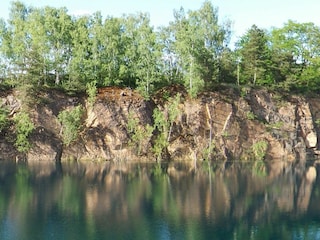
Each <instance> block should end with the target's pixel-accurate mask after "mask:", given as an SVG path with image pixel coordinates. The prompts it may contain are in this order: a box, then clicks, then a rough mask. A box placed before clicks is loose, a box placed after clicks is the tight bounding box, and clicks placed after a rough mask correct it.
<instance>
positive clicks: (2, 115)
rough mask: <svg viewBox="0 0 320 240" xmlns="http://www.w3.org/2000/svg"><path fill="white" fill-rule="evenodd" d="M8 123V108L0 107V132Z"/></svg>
mask: <svg viewBox="0 0 320 240" xmlns="http://www.w3.org/2000/svg"><path fill="white" fill-rule="evenodd" d="M8 123H9V119H8V110H7V109H6V108H4V107H0V132H1V131H2V130H3V129H4V128H6V127H7V125H8Z"/></svg>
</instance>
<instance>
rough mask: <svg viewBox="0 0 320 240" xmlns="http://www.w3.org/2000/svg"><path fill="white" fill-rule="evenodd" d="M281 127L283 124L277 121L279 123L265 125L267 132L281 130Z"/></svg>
mask: <svg viewBox="0 0 320 240" xmlns="http://www.w3.org/2000/svg"><path fill="white" fill-rule="evenodd" d="M283 125H284V122H281V121H279V122H275V123H270V124H267V125H266V128H267V129H268V130H272V129H281V128H282V127H283Z"/></svg>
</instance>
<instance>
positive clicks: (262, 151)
mask: <svg viewBox="0 0 320 240" xmlns="http://www.w3.org/2000/svg"><path fill="white" fill-rule="evenodd" d="M251 150H252V153H253V156H254V159H255V160H257V161H262V160H264V157H265V156H266V153H267V150H268V142H267V141H266V140H260V141H257V142H256V143H254V144H253V145H252V146H251Z"/></svg>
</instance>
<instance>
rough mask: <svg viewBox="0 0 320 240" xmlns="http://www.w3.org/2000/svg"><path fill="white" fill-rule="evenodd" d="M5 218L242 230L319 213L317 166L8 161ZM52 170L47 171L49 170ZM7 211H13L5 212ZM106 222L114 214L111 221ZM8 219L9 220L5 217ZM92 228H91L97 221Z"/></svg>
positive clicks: (2, 193)
mask: <svg viewBox="0 0 320 240" xmlns="http://www.w3.org/2000/svg"><path fill="white" fill-rule="evenodd" d="M1 165H3V166H1V167H0V169H1V170H0V185H1V188H0V203H1V204H0V207H1V209H0V211H1V212H3V213H5V214H2V215H1V216H0V217H1V218H10V219H11V220H14V221H16V222H17V223H19V224H20V225H21V226H23V227H24V228H28V224H31V221H28V215H29V214H30V213H33V212H37V211H39V209H40V210H41V214H38V215H37V218H39V219H38V220H39V222H40V225H39V227H41V222H43V221H42V220H43V219H46V217H47V216H48V215H50V214H53V213H54V214H66V215H71V216H77V217H81V218H82V217H83V218H84V219H87V220H85V221H86V224H89V223H88V222H87V221H91V222H90V224H91V225H92V226H96V227H97V226H104V229H105V231H107V230H108V229H112V228H114V227H116V225H117V224H119V223H121V224H122V225H123V226H126V228H125V229H131V230H132V229H134V228H135V225H137V224H138V225H139V224H140V225H143V224H146V223H147V222H148V219H149V218H150V217H151V216H159V217H161V218H165V219H166V221H168V224H169V225H172V226H176V225H181V223H185V225H186V226H188V222H192V221H199V222H200V223H203V224H211V225H212V227H213V228H214V229H215V228H219V227H221V226H223V228H224V229H225V230H226V229H227V230H228V229H229V230H230V231H238V232H239V231H242V230H241V229H243V228H249V226H252V225H256V224H258V225H260V224H263V226H269V225H271V224H273V223H274V222H275V221H277V219H281V218H282V217H283V216H291V217H292V218H294V219H296V218H299V217H301V216H304V215H305V214H306V213H307V212H310V213H313V214H314V215H316V214H318V215H319V213H320V207H319V204H318V203H319V201H320V194H319V193H320V188H319V186H320V184H315V182H317V181H319V180H317V181H316V171H315V168H314V167H310V168H308V169H306V170H305V171H297V170H296V169H294V168H291V169H288V170H287V171H286V172H283V173H281V174H279V175H277V176H273V177H270V176H258V175H255V174H252V171H251V169H250V167H249V168H248V166H245V165H236V164H234V165H233V166H231V167H229V168H227V169H224V171H220V170H217V171H213V170H212V169H213V168H212V167H211V166H205V165H203V166H200V167H198V168H197V171H194V169H193V170H190V169H189V168H188V167H187V166H184V165H179V164H177V163H175V165H172V166H171V165H165V166H162V167H160V166H159V165H153V164H134V165H130V164H111V163H103V164H97V163H88V164H80V163H69V164H65V163H62V164H61V163H59V164H55V163H47V166H46V167H43V166H42V165H40V163H37V164H32V165H30V164H29V166H28V167H27V166H19V165H15V164H13V163H10V164H4V163H1ZM43 169H46V170H43ZM5 209H7V210H5ZM106 219H112V221H109V222H108V224H107V225H106V224H105V220H106ZM0 220H3V219H0ZM238 223H241V224H242V225H241V226H240V227H239V226H237V224H238ZM91 225H90V226H91Z"/></svg>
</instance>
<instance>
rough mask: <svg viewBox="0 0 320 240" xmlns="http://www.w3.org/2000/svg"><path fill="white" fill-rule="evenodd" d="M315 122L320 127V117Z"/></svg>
mask: <svg viewBox="0 0 320 240" xmlns="http://www.w3.org/2000/svg"><path fill="white" fill-rule="evenodd" d="M314 123H315V124H316V125H317V127H320V119H319V118H318V119H316V120H315V121H314Z"/></svg>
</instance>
